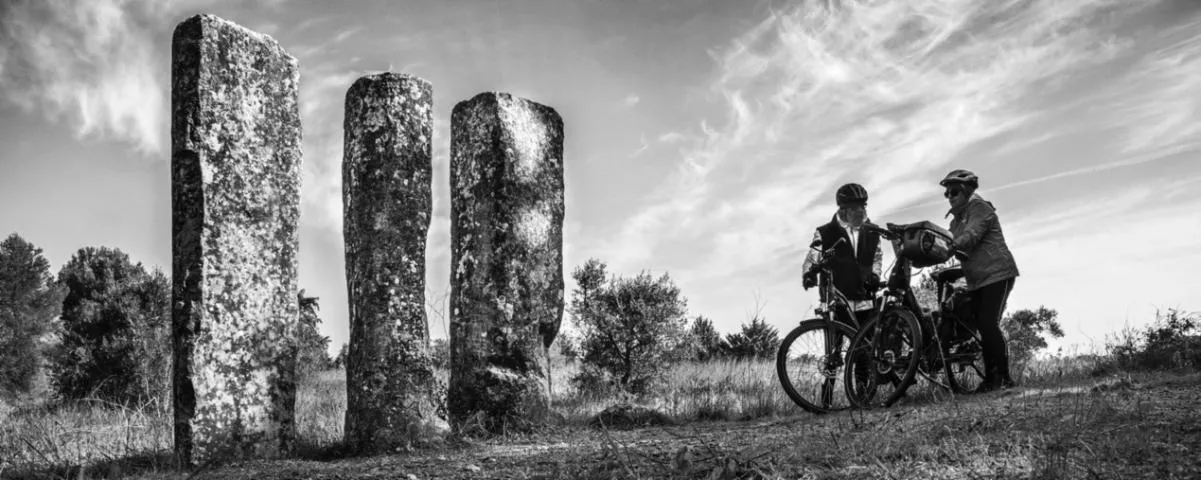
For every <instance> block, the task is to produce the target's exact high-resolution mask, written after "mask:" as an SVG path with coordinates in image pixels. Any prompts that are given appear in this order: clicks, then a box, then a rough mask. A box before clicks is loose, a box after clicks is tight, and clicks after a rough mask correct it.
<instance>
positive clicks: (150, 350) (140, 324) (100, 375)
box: [54, 247, 171, 406]
mask: <svg viewBox="0 0 1201 480" xmlns="http://www.w3.org/2000/svg"><path fill="white" fill-rule="evenodd" d="M58 283H59V284H61V285H63V286H64V287H66V289H67V295H66V298H64V299H63V304H62V331H61V334H60V335H61V342H60V345H59V349H58V351H57V352H56V354H55V359H54V363H55V366H54V383H55V386H56V387H57V389H58V392H59V394H60V395H62V396H63V397H64V398H66V399H81V398H85V397H89V396H95V397H97V398H101V399H104V400H109V401H113V402H116V403H128V402H141V401H146V400H159V405H160V406H164V405H166V404H167V402H166V400H167V399H168V398H169V395H170V380H169V379H170V376H169V375H167V369H169V368H170V365H171V362H170V358H171V353H170V348H171V345H170V340H169V339H170V336H169V331H170V329H169V328H168V326H169V325H170V321H169V320H170V315H171V314H170V301H171V300H170V299H171V293H170V292H171V286H170V282H169V281H168V280H167V277H166V276H165V275H163V274H162V273H161V272H160V271H157V270H156V271H155V272H154V273H153V274H151V273H147V272H146V270H145V268H144V267H143V266H142V264H141V263H137V264H134V263H132V262H130V259H129V256H128V255H126V254H125V253H124V252H122V251H121V250H119V249H110V248H107V247H100V248H95V247H86V248H82V249H80V250H79V251H78V252H76V254H75V255H74V256H72V257H71V259H70V260H69V261H68V262H67V264H66V265H64V266H63V268H62V270H60V271H59V273H58Z"/></svg>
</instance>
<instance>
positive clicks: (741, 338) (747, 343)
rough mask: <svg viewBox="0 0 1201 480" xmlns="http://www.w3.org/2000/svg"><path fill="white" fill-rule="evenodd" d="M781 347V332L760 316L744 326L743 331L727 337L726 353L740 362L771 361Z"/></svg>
mask: <svg viewBox="0 0 1201 480" xmlns="http://www.w3.org/2000/svg"><path fill="white" fill-rule="evenodd" d="M779 347H780V332H779V331H777V330H776V328H775V327H773V326H771V325H768V323H767V320H765V319H763V318H762V317H760V316H758V315H756V316H755V317H753V318H751V323H749V324H748V323H744V324H742V331H740V332H738V333H732V334H729V335H726V351H727V352H728V354H729V355H730V356H731V357H733V358H736V359H739V360H766V359H770V358H772V357H773V356H775V354H776V350H777V349H778V348H779Z"/></svg>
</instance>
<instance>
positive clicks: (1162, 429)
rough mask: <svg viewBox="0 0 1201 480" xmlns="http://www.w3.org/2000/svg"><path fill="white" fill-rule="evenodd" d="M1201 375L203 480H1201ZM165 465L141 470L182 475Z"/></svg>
mask: <svg viewBox="0 0 1201 480" xmlns="http://www.w3.org/2000/svg"><path fill="white" fill-rule="evenodd" d="M1199 398H1201V375H1197V374H1192V375H1174V376H1164V375H1158V376H1154V377H1141V378H1138V377H1136V378H1134V379H1131V378H1130V377H1120V378H1107V379H1102V380H1099V381H1096V382H1092V383H1090V384H1086V385H1083V386H1081V387H1076V388H1064V387H1060V388H1053V389H1035V388H1019V389H1015V390H1010V391H1006V392H999V393H991V394H986V395H979V396H970V397H960V398H957V399H948V400H943V401H939V402H936V403H925V404H920V405H909V406H906V405H901V406H897V407H894V408H892V409H889V410H886V411H876V412H844V413H840V414H836V415H826V416H821V417H818V416H814V415H809V414H798V415H796V416H793V417H789V418H783V419H773V420H770V421H751V422H719V423H694V424H689V425H684V426H673V427H659V428H643V429H636V430H627V431H597V430H591V429H587V428H583V427H573V428H565V429H560V430H557V431H555V432H553V433H549V434H544V435H541V436H536V437H530V438H525V439H516V440H513V439H511V440H509V441H506V442H502V441H489V442H480V443H476V444H472V445H464V446H459V447H455V448H450V449H446V450H443V451H438V452H414V453H408V454H398V455H391V456H379V457H371V458H351V459H341V460H334V461H327V462H322V461H275V462H251V463H244V464H239V465H232V466H228V467H225V468H221V469H219V470H215V471H208V472H201V473H199V474H198V475H196V476H195V477H193V478H222V479H247V480H273V479H373V478H380V479H383V478H402V479H404V478H417V479H430V478H470V479H477V478H494V479H542V478H570V479H575V480H578V479H591V478H814V479H817V478H822V479H837V478H848V479H849V478H907V479H908V478H914V479H916V478H1090V479H1096V478H1101V479H1111V478H1112V479H1118V478H1122V479H1126V478H1155V479H1157V480H1168V479H1177V478H1179V479H1185V478H1193V479H1195V478H1201V409H1199V408H1198V399H1199ZM182 477H183V476H172V475H164V474H162V473H159V474H155V475H151V476H144V477H142V478H182Z"/></svg>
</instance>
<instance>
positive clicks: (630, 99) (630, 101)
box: [621, 93, 642, 108]
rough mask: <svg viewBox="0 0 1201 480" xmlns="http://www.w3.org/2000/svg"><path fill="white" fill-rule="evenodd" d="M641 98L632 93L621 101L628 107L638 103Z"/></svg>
mask: <svg viewBox="0 0 1201 480" xmlns="http://www.w3.org/2000/svg"><path fill="white" fill-rule="evenodd" d="M641 100H642V99H641V98H639V97H638V95H635V94H633V93H631V94H629V95H626V98H625V100H622V101H621V103H622V104H623V105H625V106H626V107H627V108H628V107H633V106H634V105H638V102H639V101H641Z"/></svg>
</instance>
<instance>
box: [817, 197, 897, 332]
mask: <svg viewBox="0 0 1201 480" xmlns="http://www.w3.org/2000/svg"><path fill="white" fill-rule="evenodd" d="M834 200H835V203H836V204H837V205H838V212H837V213H835V214H834V218H832V219H830V223H827V224H825V225H822V226H820V227H817V230H816V231H815V232H813V241H812V242H810V244H809V246H810V250H809V254H808V255H807V256H806V257H805V263H804V265H803V266H802V267H801V271H802V272H804V275H803V277H802V282H803V283H802V286H804V287H805V289H806V290H808V289H810V288H812V287H813V286H816V285H817V281H818V278H817V274H818V272H817V270H815V269H814V268H813V266H814V264H815V263H817V261H818V260H819V258H818V254H817V252H816V251H814V250H813V248H819V249H821V250H822V251H826V250H829V249H830V248H831V247H833V248H834V253H833V257H832V258H830V259H829V260H830V263H829V265H830V269H831V270H832V272H833V274H834V275H833V276H834V278H833V279H825V281H830V280H832V281H833V282H834V287H835V288H837V289H838V291H840V292H842V294H843V295H845V296H846V297H847V300H849V301H850V303H851V305H850V307H851V311H852V312H854V315H855V320H856V321H857V322H858V323H859V324H863V323H864V322H866V321H867V320H868V318H869V315H870V314H871V313H872V311H873V308H874V307H875V302H874V301H873V298H874V294H875V291H876V290H877V289H879V286H880V269H881V264H882V263H883V260H884V250H883V249H882V248H881V246H880V234H878V233H876V232H872V231H867V230H864V229H863V228H862V227H863V224H864V223H865V222H867V190H866V189H864V188H863V187H862V186H861V185H859V184H856V183H848V184H846V185H843V186H842V187H839V189H838V191H837V192H835V195H834ZM839 240H841V242H840V241H839ZM847 313H851V312H847Z"/></svg>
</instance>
